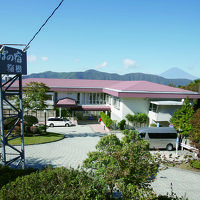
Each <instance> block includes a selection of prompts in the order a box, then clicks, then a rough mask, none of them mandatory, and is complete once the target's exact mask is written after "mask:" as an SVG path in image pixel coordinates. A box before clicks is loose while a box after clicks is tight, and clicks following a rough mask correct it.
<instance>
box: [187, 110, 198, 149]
mask: <svg viewBox="0 0 200 200" xmlns="http://www.w3.org/2000/svg"><path fill="white" fill-rule="evenodd" d="M190 123H191V125H192V130H191V131H190V135H189V139H190V140H191V141H192V142H193V143H194V145H195V146H196V147H197V148H198V149H199V150H200V109H198V110H197V112H196V113H194V114H193V117H192V119H191V120H190Z"/></svg>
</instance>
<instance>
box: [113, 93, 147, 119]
mask: <svg viewBox="0 0 200 200" xmlns="http://www.w3.org/2000/svg"><path fill="white" fill-rule="evenodd" d="M148 111H149V101H148V100H147V99H144V98H131V97H123V98H120V108H119V109H117V108H115V107H114V106H113V104H112V105H111V119H112V120H117V121H121V120H122V119H125V116H126V115H127V114H131V115H134V114H136V113H146V114H148Z"/></svg>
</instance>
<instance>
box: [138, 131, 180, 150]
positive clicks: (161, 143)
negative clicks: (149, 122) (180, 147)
mask: <svg viewBox="0 0 200 200" xmlns="http://www.w3.org/2000/svg"><path fill="white" fill-rule="evenodd" d="M137 131H138V133H139V136H140V137H141V138H142V139H144V140H148V142H149V148H150V149H161V148H165V149H167V150H168V151H172V150H173V148H176V140H177V136H178V134H177V131H176V129H174V128H168V127H145V128H140V129H138V130H137Z"/></svg>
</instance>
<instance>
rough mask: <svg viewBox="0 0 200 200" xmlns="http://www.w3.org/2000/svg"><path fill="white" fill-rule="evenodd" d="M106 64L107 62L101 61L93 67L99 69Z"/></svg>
mask: <svg viewBox="0 0 200 200" xmlns="http://www.w3.org/2000/svg"><path fill="white" fill-rule="evenodd" d="M106 66H107V62H106V61H105V62H103V63H102V64H101V65H96V66H95V68H96V69H100V68H103V67H106Z"/></svg>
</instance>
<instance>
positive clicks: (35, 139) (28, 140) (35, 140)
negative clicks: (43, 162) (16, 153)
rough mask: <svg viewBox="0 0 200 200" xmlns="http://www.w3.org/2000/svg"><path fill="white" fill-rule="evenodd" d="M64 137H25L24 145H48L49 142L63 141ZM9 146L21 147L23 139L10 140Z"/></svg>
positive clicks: (55, 134) (53, 134) (45, 135)
mask: <svg viewBox="0 0 200 200" xmlns="http://www.w3.org/2000/svg"><path fill="white" fill-rule="evenodd" d="M64 137H65V136H64V135H63V134H58V133H47V134H42V135H37V136H32V137H30V136H29V137H27V136H25V137H24V144H25V145H29V144H43V143H48V142H55V141H58V140H61V139H63V138H64ZM9 144H11V145H21V138H16V139H13V140H10V141H9Z"/></svg>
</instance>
